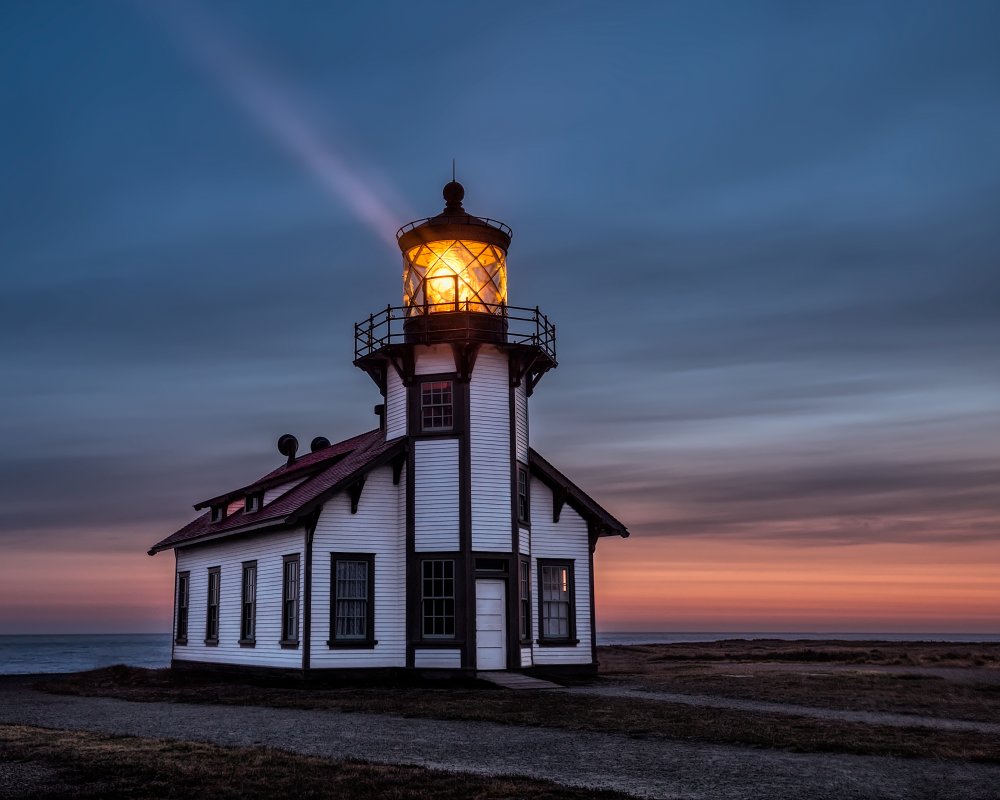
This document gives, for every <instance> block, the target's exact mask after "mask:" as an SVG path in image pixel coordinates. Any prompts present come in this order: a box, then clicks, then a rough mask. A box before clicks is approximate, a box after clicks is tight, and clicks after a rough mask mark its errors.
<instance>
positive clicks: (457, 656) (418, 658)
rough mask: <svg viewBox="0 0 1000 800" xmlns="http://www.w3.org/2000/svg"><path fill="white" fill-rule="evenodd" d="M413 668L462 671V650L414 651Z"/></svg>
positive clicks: (435, 649)
mask: <svg viewBox="0 0 1000 800" xmlns="http://www.w3.org/2000/svg"><path fill="white" fill-rule="evenodd" d="M413 666H415V667H416V668H417V669H460V668H461V666H462V651H461V650H442V649H440V648H434V649H432V650H431V649H428V650H421V649H419V648H417V649H416V650H414V651H413Z"/></svg>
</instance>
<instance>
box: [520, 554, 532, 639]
mask: <svg viewBox="0 0 1000 800" xmlns="http://www.w3.org/2000/svg"><path fill="white" fill-rule="evenodd" d="M520 597H521V619H520V623H521V641H522V642H526V641H529V640H530V639H531V564H529V563H528V562H527V561H522V562H521V595H520Z"/></svg>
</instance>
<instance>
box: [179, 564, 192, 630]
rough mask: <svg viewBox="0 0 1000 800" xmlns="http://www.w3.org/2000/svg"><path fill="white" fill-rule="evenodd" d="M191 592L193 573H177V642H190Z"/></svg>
mask: <svg viewBox="0 0 1000 800" xmlns="http://www.w3.org/2000/svg"><path fill="white" fill-rule="evenodd" d="M190 593H191V573H190V572H178V573H177V631H176V636H175V641H176V642H177V644H187V643H188V597H189V596H190Z"/></svg>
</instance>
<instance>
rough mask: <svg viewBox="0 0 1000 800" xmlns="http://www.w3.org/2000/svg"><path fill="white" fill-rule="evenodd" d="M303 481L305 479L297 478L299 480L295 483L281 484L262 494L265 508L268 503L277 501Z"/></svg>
mask: <svg viewBox="0 0 1000 800" xmlns="http://www.w3.org/2000/svg"><path fill="white" fill-rule="evenodd" d="M304 480H305V478H299V480H297V481H289V482H288V483H282V484H281V485H279V486H275V487H273V488H271V489H268V490H267V491H266V492H264V505H265V506H266V505H267V504H268V503H270V502H272V501H274V500H277V499H278V498H279V497H281V495H283V494H284V493H285V492H288V491H291V490H292V489H294V488H295V487H296V486H298V485H299V484H300V483H302V481H304Z"/></svg>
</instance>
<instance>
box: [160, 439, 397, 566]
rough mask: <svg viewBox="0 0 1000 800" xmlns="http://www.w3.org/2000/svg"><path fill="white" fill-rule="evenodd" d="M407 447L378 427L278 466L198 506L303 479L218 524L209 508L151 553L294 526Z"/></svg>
mask: <svg viewBox="0 0 1000 800" xmlns="http://www.w3.org/2000/svg"><path fill="white" fill-rule="evenodd" d="M405 450H406V441H405V437H400V438H397V439H393V440H391V441H386V438H385V431H382V430H374V431H368V433H363V434H361V435H360V436H355V437H353V438H351V439H345V440H344V441H343V442H338V443H337V444H333V445H330V446H329V447H325V448H323V449H322V450H318V451H316V452H315V453H310V454H309V455H308V456H303V457H302V458H301V459H298V460H296V461H295V462H294V463H292V464H290V465H285V466H283V467H279V468H278V469H276V470H272V471H271V472H269V473H267V475H265V476H264V477H262V478H260V479H259V480H257V481H255V482H254V483H251V484H249V485H247V486H245V487H243V488H241V489H237V490H234V491H232V492H228V493H226V494H224V495H219V496H218V497H217V498H213V499H212V500H207V501H204V502H202V503H199V504H198V505H196V506H195V508H196V509H198V508H204V507H205V506H206V505H214V504H216V503H222V502H230V501H232V500H235V499H237V498H239V497H242V496H246V495H247V494H252V493H253V492H255V491H259V490H260V489H262V488H264V487H266V486H275V485H280V484H282V483H287V482H290V481H293V480H301V482H300V483H296V484H295V485H294V486H292V487H290V488H289V489H288V491H287V492H285V493H284V494H282V495H281V496H280V497H277V498H276V499H274V500H273V501H271V502H270V503H268V504H267V505H265V506H264V507H263V508H261V509H260V510H258V511H254V512H252V513H250V514H248V513H246V511H244V510H242V509H240V510H238V511H235V512H234V513H232V514H229V515H227V516H226V517H225V518H224V519H222V520H219V521H218V522H212V512H211V511H210V510H209V511H206V512H205V513H204V514H202V515H201V516H200V517H198V518H197V519H195V520H193V521H192V522H190V523H188V524H187V525H185V526H184V527H183V528H181V529H180V530H179V531H175V532H174V533H172V534H171V535H170V536H168V537H167V538H165V539H162V540H161V541H159V542H157V543H156V544H155V545H153V546H152V547H151V548H150V549H149V555H155V554H156V553H158V552H160V551H161V550H170V549H172V548H174V547H177V546H179V545H184V544H189V543H194V542H195V541H205V540H209V539H216V538H221V537H223V536H231V535H234V534H237V533H245V532H247V531H252V530H258V529H262V528H276V527H287V526H290V525H294V524H296V523H297V522H298V521H299V520H300V519H301V518H302V517H304V516H305V515H307V514H308V513H310V512H311V511H313V510H314V509H315V508H317V507H318V506H320V505H322V504H323V503H324V502H325V501H326V500H327V499H329V498H330V497H332V496H333V495H334V494H336V493H337V492H339V491H341V490H342V489H344V488H345V487H346V486H348V485H350V484H351V483H353V482H355V481H356V480H358V479H359V478H360V477H362V476H363V475H364V474H365V473H367V472H368V471H370V470H372V469H374V468H375V467H377V466H380V465H382V464H385V463H386V462H388V461H389V460H391V459H392V458H393V457H395V456H397V455H399V454H401V453H404V452H405ZM300 462H305V463H300ZM303 478H304V480H302V479H303Z"/></svg>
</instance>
